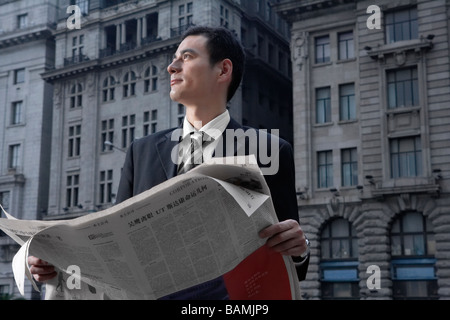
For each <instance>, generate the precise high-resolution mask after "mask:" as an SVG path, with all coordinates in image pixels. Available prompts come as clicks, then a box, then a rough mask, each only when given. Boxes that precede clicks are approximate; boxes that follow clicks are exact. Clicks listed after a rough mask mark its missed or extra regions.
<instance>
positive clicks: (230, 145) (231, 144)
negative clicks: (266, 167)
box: [213, 118, 242, 157]
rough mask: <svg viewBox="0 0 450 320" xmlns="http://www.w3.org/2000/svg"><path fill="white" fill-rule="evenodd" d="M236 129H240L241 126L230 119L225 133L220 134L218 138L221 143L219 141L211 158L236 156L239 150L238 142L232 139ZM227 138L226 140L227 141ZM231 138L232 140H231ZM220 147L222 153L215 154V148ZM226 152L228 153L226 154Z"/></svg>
mask: <svg viewBox="0 0 450 320" xmlns="http://www.w3.org/2000/svg"><path fill="white" fill-rule="evenodd" d="M237 129H242V126H241V125H240V124H239V123H238V122H237V121H235V120H234V119H233V118H231V119H230V122H229V123H228V125H227V127H226V129H225V131H224V132H223V133H222V136H221V137H220V139H221V141H219V143H218V145H217V147H216V150H214V153H213V157H227V156H236V155H237V150H238V148H239V142H236V141H235V139H234V132H235V130H237ZM227 137H228V139H227ZM231 138H233V139H231ZM220 147H222V153H220V152H218V153H217V154H216V151H217V148H220ZM227 150H228V153H227ZM231 150H232V153H231Z"/></svg>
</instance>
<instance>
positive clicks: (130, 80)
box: [123, 71, 137, 98]
mask: <svg viewBox="0 0 450 320" xmlns="http://www.w3.org/2000/svg"><path fill="white" fill-rule="evenodd" d="M136 81H137V80H136V74H135V73H134V72H133V71H129V72H127V73H126V74H125V76H124V77H123V97H124V98H126V97H131V96H134V95H135V93H136Z"/></svg>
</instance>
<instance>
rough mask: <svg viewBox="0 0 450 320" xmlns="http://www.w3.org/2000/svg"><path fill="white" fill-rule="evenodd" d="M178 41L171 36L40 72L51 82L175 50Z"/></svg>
mask: <svg viewBox="0 0 450 320" xmlns="http://www.w3.org/2000/svg"><path fill="white" fill-rule="evenodd" d="M178 43H179V38H178V37H177V38H171V39H169V40H164V41H159V42H157V44H156V43H152V45H151V46H145V47H140V48H137V49H134V50H130V51H126V52H124V53H118V54H115V55H112V56H108V57H104V58H99V59H94V60H85V61H82V62H79V63H76V64H71V65H68V66H64V67H61V68H57V69H50V70H48V71H46V72H44V73H42V74H41V76H42V78H43V79H44V80H45V81H47V82H53V81H56V80H58V79H62V78H67V77H71V76H74V75H77V74H82V73H86V72H91V71H93V70H101V69H103V68H110V67H114V66H119V65H125V64H128V63H132V62H133V63H135V62H136V61H139V60H143V59H147V58H149V57H152V56H154V55H157V54H161V53H165V52H171V51H175V50H176V47H177V45H178Z"/></svg>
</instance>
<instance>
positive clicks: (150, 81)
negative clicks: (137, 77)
mask: <svg viewBox="0 0 450 320" xmlns="http://www.w3.org/2000/svg"><path fill="white" fill-rule="evenodd" d="M157 90H158V68H157V67H155V66H151V67H148V68H147V69H146V70H145V73H144V92H154V91H157Z"/></svg>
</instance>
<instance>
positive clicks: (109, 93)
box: [103, 77, 116, 102]
mask: <svg viewBox="0 0 450 320" xmlns="http://www.w3.org/2000/svg"><path fill="white" fill-rule="evenodd" d="M115 84H116V80H114V77H108V78H106V79H105V80H103V102H106V101H111V100H114V90H115V87H114V86H115Z"/></svg>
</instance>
